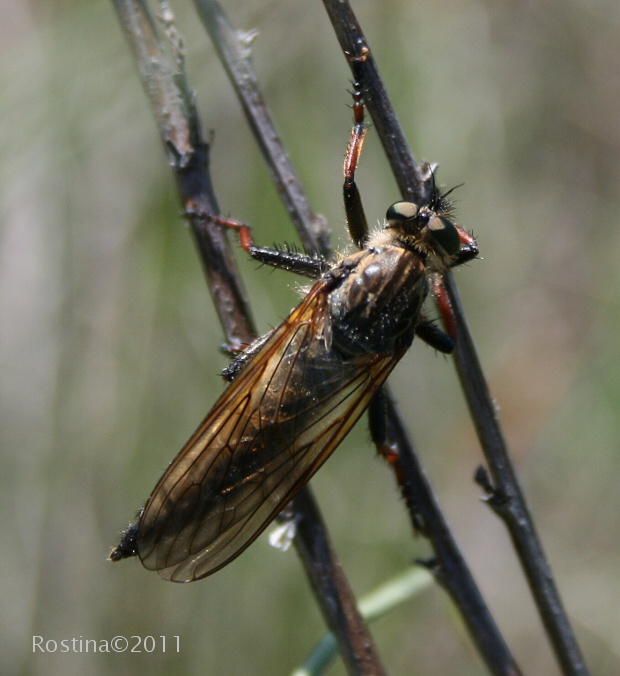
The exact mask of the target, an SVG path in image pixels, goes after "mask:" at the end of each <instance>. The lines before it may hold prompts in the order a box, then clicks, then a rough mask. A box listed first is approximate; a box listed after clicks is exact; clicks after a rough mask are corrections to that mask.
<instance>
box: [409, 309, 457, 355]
mask: <svg viewBox="0 0 620 676" xmlns="http://www.w3.org/2000/svg"><path fill="white" fill-rule="evenodd" d="M415 335H416V336H417V337H418V338H420V339H421V340H423V341H424V342H425V343H426V344H427V345H430V346H431V347H432V348H434V349H435V350H437V351H438V352H443V353H444V354H452V352H453V351H454V342H455V340H454V336H450V335H448V334H447V333H445V332H444V331H442V330H441V329H440V328H439V327H438V326H437V324H435V322H434V321H433V320H432V319H427V318H426V317H421V318H420V320H419V321H418V323H417V325H416V327H415Z"/></svg>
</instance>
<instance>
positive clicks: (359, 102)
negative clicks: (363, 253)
mask: <svg viewBox="0 0 620 676" xmlns="http://www.w3.org/2000/svg"><path fill="white" fill-rule="evenodd" d="M353 86H354V89H353V92H351V94H352V96H353V129H352V130H351V139H350V141H349V146H348V147H347V154H346V156H345V158H344V184H343V186H342V192H343V198H344V211H345V215H346V219H347V228H348V230H349V235H350V236H351V239H352V240H353V242H355V244H356V245H357V246H358V247H359V248H360V249H363V248H364V245H365V244H366V240H367V239H368V222H367V221H366V214H365V213H364V207H363V206H362V198H361V195H360V192H359V189H358V187H357V184H356V183H355V170H356V168H357V165H358V162H359V158H360V155H361V153H362V147H363V145H364V139H365V138H366V132H367V130H368V127H367V126H366V123H365V122H364V101H363V99H362V92H361V89H360V86H359V84H358V83H357V82H354V83H353Z"/></svg>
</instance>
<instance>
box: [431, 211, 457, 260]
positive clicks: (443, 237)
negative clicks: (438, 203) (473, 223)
mask: <svg viewBox="0 0 620 676" xmlns="http://www.w3.org/2000/svg"><path fill="white" fill-rule="evenodd" d="M427 228H428V230H429V232H430V233H431V235H432V237H433V239H434V240H435V242H437V244H439V246H441V248H442V249H443V250H444V251H445V252H446V253H447V254H448V255H449V256H454V255H456V254H457V253H458V252H459V249H460V248H461V239H460V237H459V233H458V232H457V229H456V228H455V227H454V224H453V223H452V222H451V221H449V220H448V219H447V218H442V217H441V216H435V217H433V218H431V220H430V221H429V223H428V225H427Z"/></svg>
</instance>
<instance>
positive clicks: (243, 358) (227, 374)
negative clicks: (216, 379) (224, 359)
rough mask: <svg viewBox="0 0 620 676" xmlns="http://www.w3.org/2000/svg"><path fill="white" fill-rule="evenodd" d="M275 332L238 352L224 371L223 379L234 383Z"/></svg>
mask: <svg viewBox="0 0 620 676" xmlns="http://www.w3.org/2000/svg"><path fill="white" fill-rule="evenodd" d="M272 333H273V331H269V332H268V333H266V334H265V335H264V336H261V337H260V338H257V339H256V340H255V341H254V342H252V343H250V344H249V345H247V346H246V347H244V348H243V349H242V350H241V351H237V352H236V354H235V358H234V359H233V360H232V361H231V362H230V364H228V366H227V367H226V368H224V369H222V377H223V378H224V380H226V381H227V382H229V383H230V382H232V381H233V380H234V379H235V378H236V377H237V376H238V375H239V374H240V373H241V371H243V369H244V368H245V366H246V364H247V363H248V362H249V361H250V359H251V358H252V357H253V356H254V355H255V354H256V353H257V352H258V351H259V350H260V349H261V347H262V346H263V345H264V344H265V343H266V342H267V340H268V338H269V336H271V334H272Z"/></svg>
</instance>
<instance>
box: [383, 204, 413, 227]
mask: <svg viewBox="0 0 620 676" xmlns="http://www.w3.org/2000/svg"><path fill="white" fill-rule="evenodd" d="M418 211H419V209H418V205H417V204H414V203H413V202H394V204H392V206H391V207H389V208H388V210H387V211H386V213H385V220H386V221H387V222H388V223H393V224H396V223H404V222H405V221H410V220H412V219H413V218H415V217H416V216H417V215H418Z"/></svg>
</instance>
